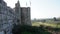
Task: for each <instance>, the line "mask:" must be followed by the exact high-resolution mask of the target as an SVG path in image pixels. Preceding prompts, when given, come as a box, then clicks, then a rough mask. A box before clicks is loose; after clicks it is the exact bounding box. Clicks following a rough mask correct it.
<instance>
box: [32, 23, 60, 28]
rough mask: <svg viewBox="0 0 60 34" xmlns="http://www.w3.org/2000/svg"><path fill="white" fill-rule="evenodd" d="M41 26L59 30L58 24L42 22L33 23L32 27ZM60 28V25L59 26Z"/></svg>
mask: <svg viewBox="0 0 60 34" xmlns="http://www.w3.org/2000/svg"><path fill="white" fill-rule="evenodd" d="M40 25H44V26H51V27H54V28H57V24H55V23H42V22H35V23H32V26H40ZM58 28H60V24H59V25H58Z"/></svg>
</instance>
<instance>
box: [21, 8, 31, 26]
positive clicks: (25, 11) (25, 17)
mask: <svg viewBox="0 0 60 34" xmlns="http://www.w3.org/2000/svg"><path fill="white" fill-rule="evenodd" d="M29 8H30V7H21V23H22V24H24V25H31V20H30V9H29Z"/></svg>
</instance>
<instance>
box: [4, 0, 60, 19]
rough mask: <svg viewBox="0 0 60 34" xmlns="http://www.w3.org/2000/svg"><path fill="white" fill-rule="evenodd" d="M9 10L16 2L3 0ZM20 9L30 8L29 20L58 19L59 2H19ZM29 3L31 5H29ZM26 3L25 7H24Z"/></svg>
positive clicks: (50, 0)
mask: <svg viewBox="0 0 60 34" xmlns="http://www.w3.org/2000/svg"><path fill="white" fill-rule="evenodd" d="M4 1H5V2H6V3H7V5H8V6H10V7H11V8H14V7H15V3H17V1H18V0H4ZM19 1H20V6H21V7H31V19H34V18H36V19H42V18H53V17H57V18H58V17H60V0H19ZM30 1H31V5H30ZM26 3H27V5H26Z"/></svg>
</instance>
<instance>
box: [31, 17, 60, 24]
mask: <svg viewBox="0 0 60 34" xmlns="http://www.w3.org/2000/svg"><path fill="white" fill-rule="evenodd" d="M46 21H60V18H56V17H54V18H47V19H36V18H35V19H33V20H31V22H32V23H34V22H46Z"/></svg>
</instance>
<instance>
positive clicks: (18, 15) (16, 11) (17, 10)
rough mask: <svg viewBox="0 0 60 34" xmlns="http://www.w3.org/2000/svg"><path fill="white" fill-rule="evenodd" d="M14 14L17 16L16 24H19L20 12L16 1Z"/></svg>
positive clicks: (18, 3)
mask: <svg viewBox="0 0 60 34" xmlns="http://www.w3.org/2000/svg"><path fill="white" fill-rule="evenodd" d="M15 13H16V14H17V15H16V16H17V17H18V18H17V24H21V11H20V2H19V0H18V2H17V3H16V4H15Z"/></svg>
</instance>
